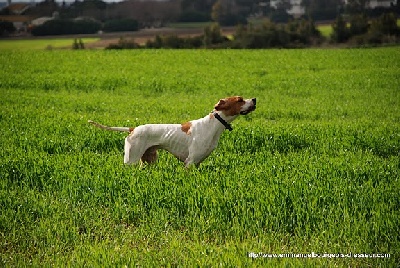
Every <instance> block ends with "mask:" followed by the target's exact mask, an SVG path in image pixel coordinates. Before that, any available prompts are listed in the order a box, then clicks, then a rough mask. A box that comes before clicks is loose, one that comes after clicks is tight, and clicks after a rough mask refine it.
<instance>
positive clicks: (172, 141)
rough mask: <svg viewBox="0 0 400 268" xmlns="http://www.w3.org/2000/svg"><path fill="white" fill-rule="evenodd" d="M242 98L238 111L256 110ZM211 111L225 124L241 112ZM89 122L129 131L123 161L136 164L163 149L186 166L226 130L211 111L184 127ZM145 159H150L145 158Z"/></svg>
mask: <svg viewBox="0 0 400 268" xmlns="http://www.w3.org/2000/svg"><path fill="white" fill-rule="evenodd" d="M225 100H227V99H225ZM225 100H220V103H221V101H224V103H225ZM243 101H244V103H243V105H242V106H241V109H240V113H243V114H247V113H249V112H251V111H253V110H254V109H255V99H248V100H243V99H242V102H243ZM217 105H218V104H217ZM217 105H216V107H217ZM214 112H216V113H218V114H219V115H220V116H221V117H222V118H223V119H224V120H225V121H226V122H227V123H230V122H232V121H233V120H234V119H235V118H236V117H237V116H238V115H239V114H240V113H238V114H234V115H229V116H227V115H225V113H224V111H218V110H214ZM89 123H91V124H93V125H95V126H97V127H100V128H103V129H106V130H114V131H126V132H130V134H129V135H128V136H127V137H126V138H125V148H124V150H125V155H124V163H125V164H134V163H138V162H139V161H140V160H141V159H142V160H143V161H145V162H154V161H155V159H156V157H157V155H156V150H157V149H164V150H167V151H169V152H170V153H172V154H173V155H174V156H176V157H177V158H178V159H180V160H181V161H184V163H185V165H186V167H188V166H190V165H191V164H195V165H198V164H200V163H201V162H202V161H203V160H204V159H205V158H206V157H207V156H209V155H210V154H211V152H212V151H213V150H214V149H215V148H216V147H217V145H218V140H219V138H220V136H221V134H222V132H223V131H224V130H225V126H224V125H223V124H222V123H221V122H220V121H218V120H217V118H215V116H214V115H213V114H212V113H211V114H209V115H207V116H205V117H203V118H200V119H197V120H193V121H190V122H187V123H186V128H184V127H183V126H184V124H147V125H141V126H138V127H136V128H134V129H131V128H127V127H107V126H103V125H101V124H99V123H96V122H93V121H91V120H90V121H89ZM189 126H190V128H189ZM146 159H147V160H149V159H151V160H150V161H146Z"/></svg>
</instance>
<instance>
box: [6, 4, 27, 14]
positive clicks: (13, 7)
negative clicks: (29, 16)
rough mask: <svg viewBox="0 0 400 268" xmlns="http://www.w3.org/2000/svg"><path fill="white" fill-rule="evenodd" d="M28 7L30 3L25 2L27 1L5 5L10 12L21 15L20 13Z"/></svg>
mask: <svg viewBox="0 0 400 268" xmlns="http://www.w3.org/2000/svg"><path fill="white" fill-rule="evenodd" d="M30 7H31V4H27V3H12V4H10V5H9V6H7V7H6V8H7V9H8V10H9V11H10V13H12V14H15V15H21V14H22V13H24V12H25V11H26V10H27V9H29V8H30Z"/></svg>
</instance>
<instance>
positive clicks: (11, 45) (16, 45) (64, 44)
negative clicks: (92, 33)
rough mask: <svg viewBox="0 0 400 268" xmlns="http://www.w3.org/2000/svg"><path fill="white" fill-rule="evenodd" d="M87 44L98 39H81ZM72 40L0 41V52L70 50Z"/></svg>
mask: <svg viewBox="0 0 400 268" xmlns="http://www.w3.org/2000/svg"><path fill="white" fill-rule="evenodd" d="M81 39H82V41H83V42H84V43H85V44H87V43H92V42H96V41H98V40H99V38H81ZM73 43H74V38H63V39H52V38H49V39H29V40H0V50H43V49H52V48H71V47H72V44H73Z"/></svg>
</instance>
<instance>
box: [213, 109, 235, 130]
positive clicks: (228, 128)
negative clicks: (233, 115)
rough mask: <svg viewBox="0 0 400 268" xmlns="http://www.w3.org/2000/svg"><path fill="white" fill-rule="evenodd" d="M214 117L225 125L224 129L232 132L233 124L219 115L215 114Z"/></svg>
mask: <svg viewBox="0 0 400 268" xmlns="http://www.w3.org/2000/svg"><path fill="white" fill-rule="evenodd" d="M213 115H214V116H215V118H217V119H218V121H219V122H221V124H223V125H224V127H225V128H226V129H227V130H229V131H232V130H233V128H232V126H231V124H229V123H228V122H226V121H225V120H224V119H223V118H222V117H221V116H220V115H219V114H217V113H216V112H213Z"/></svg>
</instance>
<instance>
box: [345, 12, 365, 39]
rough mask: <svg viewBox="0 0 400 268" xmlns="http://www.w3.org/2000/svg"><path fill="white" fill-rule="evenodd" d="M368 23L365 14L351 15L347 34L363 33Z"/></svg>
mask: <svg viewBox="0 0 400 268" xmlns="http://www.w3.org/2000/svg"><path fill="white" fill-rule="evenodd" d="M368 28H369V23H368V17H367V16H366V15H364V14H363V15H353V16H351V17H350V29H349V36H354V35H360V34H365V33H367V32H368Z"/></svg>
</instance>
